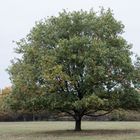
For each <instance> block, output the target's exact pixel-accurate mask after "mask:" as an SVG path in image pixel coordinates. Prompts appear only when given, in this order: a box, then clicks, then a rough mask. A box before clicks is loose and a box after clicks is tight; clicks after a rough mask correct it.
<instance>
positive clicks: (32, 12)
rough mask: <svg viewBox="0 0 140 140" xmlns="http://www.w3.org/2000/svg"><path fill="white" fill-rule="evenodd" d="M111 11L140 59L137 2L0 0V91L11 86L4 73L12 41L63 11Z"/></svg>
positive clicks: (8, 60)
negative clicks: (47, 18) (41, 21)
mask: <svg viewBox="0 0 140 140" xmlns="http://www.w3.org/2000/svg"><path fill="white" fill-rule="evenodd" d="M99 6H103V7H104V8H105V9H106V8H111V9H112V10H113V12H114V14H115V17H116V18H117V19H118V20H121V21H122V22H123V24H124V25H125V33H124V37H125V38H126V40H127V41H128V42H129V43H132V44H133V51H134V52H136V53H138V54H139V55H140V48H139V44H140V38H139V34H140V16H139V15H140V1H139V0H0V88H4V87H5V86H9V85H10V80H9V79H8V74H7V72H6V71H5V69H6V68H7V67H8V66H9V65H10V60H11V59H13V58H14V57H16V54H14V50H13V48H14V47H16V46H15V44H13V43H12V41H13V40H14V41H18V40H19V39H21V38H23V37H25V36H26V35H27V34H28V33H29V31H30V29H31V28H32V27H33V26H34V23H35V21H38V20H40V19H43V18H45V17H47V16H52V15H57V13H58V12H60V11H62V9H67V10H68V11H73V10H80V9H84V10H89V9H91V8H93V9H95V11H97V10H99Z"/></svg>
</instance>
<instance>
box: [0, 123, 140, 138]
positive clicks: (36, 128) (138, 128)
mask: <svg viewBox="0 0 140 140" xmlns="http://www.w3.org/2000/svg"><path fill="white" fill-rule="evenodd" d="M73 128H74V122H1V123H0V140H140V122H85V121H84V122H82V128H83V131H82V132H74V131H73Z"/></svg>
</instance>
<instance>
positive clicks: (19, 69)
mask: <svg viewBox="0 0 140 140" xmlns="http://www.w3.org/2000/svg"><path fill="white" fill-rule="evenodd" d="M123 29H124V25H123V24H122V23H121V22H120V21H118V20H116V19H115V18H114V15H113V13H112V11H111V10H110V9H108V10H103V9H101V11H100V12H94V11H93V10H90V11H89V12H87V11H83V10H81V11H74V12H67V11H65V10H64V11H63V12H61V13H59V15H58V16H56V17H54V16H52V17H50V18H47V19H45V20H41V21H39V22H37V23H36V25H35V27H33V29H32V30H31V31H30V33H29V34H28V35H27V36H26V38H24V39H21V40H20V41H19V42H17V45H18V47H17V48H16V52H17V53H19V54H21V55H22V57H21V58H20V59H16V60H14V61H13V62H12V65H11V66H10V67H9V70H8V71H9V74H10V78H11V81H12V84H13V86H12V87H13V93H12V94H11V96H10V99H11V100H13V102H11V103H10V106H11V107H12V108H13V109H17V110H20V109H23V108H24V109H25V110H32V111H37V110H40V109H49V110H51V111H58V112H65V113H67V114H69V115H70V116H72V117H73V118H74V119H75V122H76V125H75V130H81V119H82V117H83V116H85V115H86V116H91V117H97V116H101V115H105V114H108V113H110V112H111V111H112V110H113V109H116V108H124V109H136V108H138V107H139V106H140V104H139V102H140V98H139V94H138V93H137V90H135V85H138V82H139V78H138V76H139V71H138V68H136V65H135V64H133V62H132V59H131V55H132V52H131V50H130V49H131V45H130V44H128V43H127V41H126V40H125V39H124V38H123V37H122V33H123V32H124V31H123ZM134 77H135V78H134ZM136 77H137V78H136ZM136 79H137V80H136Z"/></svg>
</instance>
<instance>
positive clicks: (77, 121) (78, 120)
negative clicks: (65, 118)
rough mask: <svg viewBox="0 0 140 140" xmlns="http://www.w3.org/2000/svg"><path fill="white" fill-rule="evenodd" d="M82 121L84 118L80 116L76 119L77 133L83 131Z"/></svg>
mask: <svg viewBox="0 0 140 140" xmlns="http://www.w3.org/2000/svg"><path fill="white" fill-rule="evenodd" d="M81 119H82V117H80V116H77V117H76V118H75V131H81Z"/></svg>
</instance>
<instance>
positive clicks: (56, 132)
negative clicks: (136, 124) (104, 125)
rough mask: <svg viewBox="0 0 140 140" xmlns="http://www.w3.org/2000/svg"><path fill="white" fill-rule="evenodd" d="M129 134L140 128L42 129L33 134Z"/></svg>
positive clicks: (139, 131) (137, 131)
mask: <svg viewBox="0 0 140 140" xmlns="http://www.w3.org/2000/svg"><path fill="white" fill-rule="evenodd" d="M125 134H127V135H129V134H140V130H137V129H125V130H118V129H113V130H110V129H95V130H82V131H73V130H54V131H44V132H37V133H35V134H34V135H46V136H56V137H59V136H60V137H61V136H63V137H65V136H95V135H110V136H111V135H125Z"/></svg>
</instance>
